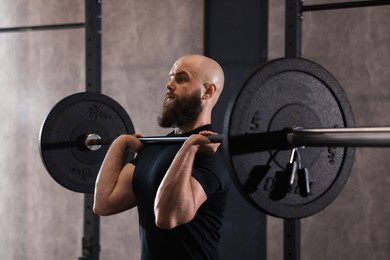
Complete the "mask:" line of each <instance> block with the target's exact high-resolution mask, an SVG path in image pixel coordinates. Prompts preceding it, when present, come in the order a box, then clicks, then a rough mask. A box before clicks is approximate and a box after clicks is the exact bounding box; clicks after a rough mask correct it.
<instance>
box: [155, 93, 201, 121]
mask: <svg viewBox="0 0 390 260" xmlns="http://www.w3.org/2000/svg"><path fill="white" fill-rule="evenodd" d="M201 111H202V102H201V98H200V89H198V90H196V91H194V92H193V93H192V94H191V95H189V96H186V97H181V98H175V99H174V100H173V101H172V102H169V101H167V100H166V101H165V102H164V104H163V107H162V110H161V115H160V116H158V117H157V122H158V124H159V125H160V126H161V127H164V128H171V127H172V128H175V127H181V126H184V125H186V124H189V123H192V122H194V121H195V120H196V119H197V118H198V116H199V114H200V112H201Z"/></svg>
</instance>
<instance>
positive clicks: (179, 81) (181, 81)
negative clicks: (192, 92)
mask: <svg viewBox="0 0 390 260" xmlns="http://www.w3.org/2000/svg"><path fill="white" fill-rule="evenodd" d="M185 80H186V79H185V78H184V77H177V78H176V82H177V83H183V82H185Z"/></svg>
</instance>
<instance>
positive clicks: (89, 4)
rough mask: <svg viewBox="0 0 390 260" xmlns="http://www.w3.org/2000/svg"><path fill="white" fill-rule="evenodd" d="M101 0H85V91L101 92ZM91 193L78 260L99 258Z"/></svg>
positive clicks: (97, 221) (97, 226)
mask: <svg viewBox="0 0 390 260" xmlns="http://www.w3.org/2000/svg"><path fill="white" fill-rule="evenodd" d="M101 14H102V10H101V0H85V20H86V21H85V73H86V74H85V79H86V91H87V92H96V93H101ZM92 209H93V194H85V195H84V234H83V238H82V256H81V257H79V260H99V252H100V244H99V236H100V219H99V216H98V215H96V214H95V213H94V212H93V210H92Z"/></svg>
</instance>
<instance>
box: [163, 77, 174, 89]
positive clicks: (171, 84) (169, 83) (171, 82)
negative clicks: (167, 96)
mask: <svg viewBox="0 0 390 260" xmlns="http://www.w3.org/2000/svg"><path fill="white" fill-rule="evenodd" d="M165 87H166V88H167V89H168V90H169V91H173V90H175V84H174V79H170V80H169V81H168V82H167V84H166V86H165Z"/></svg>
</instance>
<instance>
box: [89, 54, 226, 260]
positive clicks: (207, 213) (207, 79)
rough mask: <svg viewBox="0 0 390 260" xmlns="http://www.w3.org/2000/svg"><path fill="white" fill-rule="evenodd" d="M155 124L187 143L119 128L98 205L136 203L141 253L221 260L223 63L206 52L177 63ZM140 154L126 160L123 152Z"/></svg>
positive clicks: (100, 209) (114, 207)
mask: <svg viewBox="0 0 390 260" xmlns="http://www.w3.org/2000/svg"><path fill="white" fill-rule="evenodd" d="M169 78H170V79H169V81H168V83H167V85H166V89H167V94H166V98H165V101H164V104H163V107H162V111H161V115H160V116H159V117H158V123H159V125H160V126H161V127H165V128H173V130H172V132H171V133H169V134H168V135H169V136H187V137H189V138H188V139H187V140H186V141H185V142H184V143H183V144H177V143H176V144H145V145H143V144H142V143H141V142H140V141H139V139H138V137H140V136H141V135H121V136H119V137H118V138H117V139H116V140H115V141H114V142H113V143H112V145H111V147H110V149H109V150H108V152H107V155H106V158H105V159H104V161H103V164H102V167H101V169H100V172H99V174H98V177H97V181H96V187H95V203H94V211H95V213H97V214H99V215H104V216H105V215H111V214H116V213H119V212H122V211H125V210H128V209H131V208H133V207H137V209H138V214H139V229H140V239H141V259H170V260H174V259H185V260H189V259H213V260H214V259H220V255H219V251H218V247H219V231H220V228H221V225H222V219H223V216H224V212H225V205H226V200H227V196H228V191H229V187H230V178H229V174H228V170H227V169H226V167H225V163H224V160H223V155H222V152H221V150H220V149H219V145H220V144H215V143H211V142H210V140H209V139H208V138H207V137H206V135H209V134H214V132H213V129H212V125H211V113H212V110H213V108H214V106H215V104H216V103H217V101H218V98H219V96H220V94H221V92H222V90H223V85H224V74H223V70H222V68H221V67H220V65H219V64H218V63H217V62H215V61H214V60H212V59H210V58H207V57H205V56H202V55H186V56H184V57H182V58H180V59H179V60H177V61H176V62H175V64H174V65H173V67H172V69H171V71H170V73H169ZM128 150H130V151H132V152H134V153H137V157H136V158H135V159H134V160H132V161H131V162H130V163H125V164H123V161H124V158H125V154H126V152H127V151H128Z"/></svg>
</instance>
